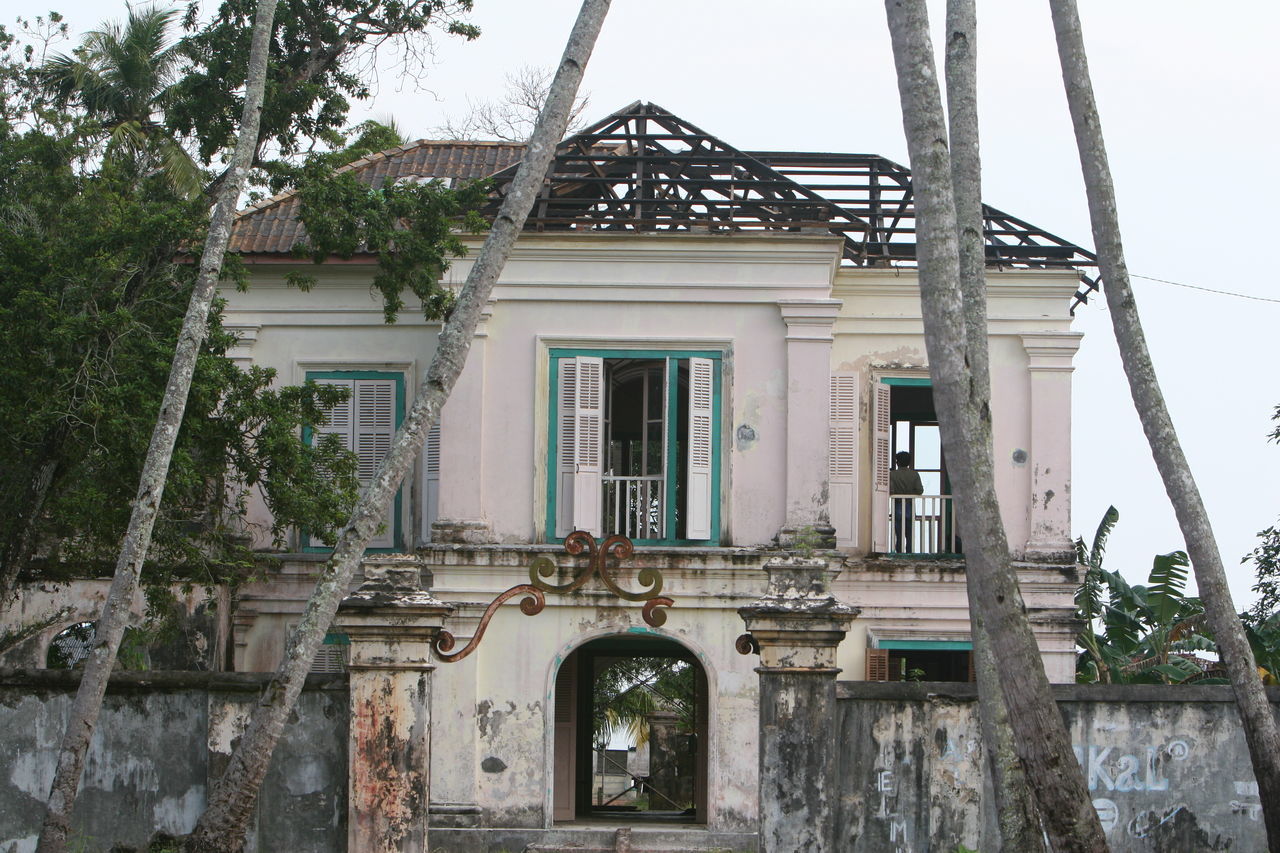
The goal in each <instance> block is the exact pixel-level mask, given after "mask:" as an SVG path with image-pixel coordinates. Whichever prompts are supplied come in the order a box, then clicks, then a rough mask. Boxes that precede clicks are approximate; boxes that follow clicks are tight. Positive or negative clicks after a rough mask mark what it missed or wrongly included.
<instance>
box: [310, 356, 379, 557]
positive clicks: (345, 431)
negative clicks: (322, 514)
mask: <svg viewBox="0 0 1280 853" xmlns="http://www.w3.org/2000/svg"><path fill="white" fill-rule="evenodd" d="M307 379H309V380H314V381H315V382H316V383H317V384H322V385H338V386H341V387H343V388H347V389H349V390H350V392H351V396H350V397H348V398H347V400H345V401H344V402H342V403H339V404H338V405H336V406H334V407H332V408H331V409H329V410H328V411H327V412H326V413H325V414H326V417H325V421H324V423H323V424H321V425H320V426H318V427H317V428H316V429H315V433H316V434H319V435H336V436H338V438H339V440H340V441H341V442H342V446H343V447H344V448H346V449H347V450H350V451H352V452H353V453H355V455H356V460H357V469H356V473H357V476H358V477H359V478H360V485H361V486H362V487H364V486H367V485H368V484H369V482H370V481H371V480H372V479H373V475H374V472H376V471H377V470H378V465H380V464H381V463H382V460H383V458H385V457H386V455H387V453H388V452H390V450H391V442H392V440H393V439H394V437H395V433H396V430H397V429H398V428H399V427H400V422H401V421H402V420H403V419H404V376H403V374H400V373H388V372H382V371H358V370H329V371H309V372H308V373H307ZM403 495H404V489H403V487H402V488H401V489H400V491H398V492H396V498H395V500H394V501H393V502H392V506H391V508H390V509H389V510H388V512H387V518H386V522H385V524H383V526H382V528H381V529H380V530H379V531H378V532H377V533H376V534H375V535H374V537H373V539H371V540H370V541H369V550H382V551H393V550H402V549H403V548H404V535H403V531H402V530H401V523H400V518H401V510H402V501H403ZM302 547H303V550H305V551H319V550H326V549H324V548H322V547H320V543H318V542H315V541H312V540H311V539H310V538H309V537H307V536H306V535H305V534H304V535H303V537H302Z"/></svg>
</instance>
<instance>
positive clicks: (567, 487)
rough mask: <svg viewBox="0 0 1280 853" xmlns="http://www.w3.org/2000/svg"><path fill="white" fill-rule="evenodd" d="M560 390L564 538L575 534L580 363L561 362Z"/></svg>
mask: <svg viewBox="0 0 1280 853" xmlns="http://www.w3.org/2000/svg"><path fill="white" fill-rule="evenodd" d="M559 365H560V378H559V383H560V387H559V388H558V389H556V391H557V394H556V397H557V400H558V403H557V408H558V409H559V411H557V412H556V437H557V443H556V458H555V460H554V464H555V469H556V536H557V537H559V538H562V539H563V538H564V537H565V536H568V535H569V534H570V533H572V532H573V472H574V468H575V462H576V460H575V456H576V454H577V451H576V449H575V448H576V447H577V444H576V441H575V439H576V438H577V425H576V423H575V420H574V412H576V411H577V408H578V360H577V359H576V358H562V359H560V362H559Z"/></svg>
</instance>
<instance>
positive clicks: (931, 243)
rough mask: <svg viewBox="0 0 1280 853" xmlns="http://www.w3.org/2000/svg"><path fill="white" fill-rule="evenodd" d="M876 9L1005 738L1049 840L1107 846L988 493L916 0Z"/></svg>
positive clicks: (941, 401) (1072, 846) (936, 105)
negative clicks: (890, 60) (897, 103)
mask: <svg viewBox="0 0 1280 853" xmlns="http://www.w3.org/2000/svg"><path fill="white" fill-rule="evenodd" d="M885 8H886V11H887V12H888V17H889V32H890V36H891V38H892V42H893V53H894V63H895V65H896V67H897V72H898V90H899V94H900V96H901V100H902V114H903V126H904V129H905V131H906V137H907V149H908V151H909V153H910V158H911V172H912V187H913V191H914V196H915V205H916V222H917V234H918V236H917V260H918V265H919V270H920V272H919V275H920V300H921V309H922V314H923V318H924V332H925V345H926V348H927V351H928V354H929V370H930V375H931V377H932V380H933V391H934V401H935V404H936V406H937V411H938V421H939V427H940V430H941V433H942V445H943V451H944V453H945V454H946V457H947V463H948V468H949V471H950V473H951V476H952V482H953V484H954V486H955V489H954V491H955V495H956V504H957V507H956V515H957V519H958V521H959V524H960V532H961V534H962V535H963V537H964V542H965V561H966V567H967V571H968V579H969V583H970V584H974V585H975V586H976V592H977V595H976V596H975V600H976V603H977V604H978V616H979V617H980V619H981V620H982V625H983V627H985V629H986V631H987V635H988V636H989V638H990V640H991V650H992V653H993V654H994V656H995V657H996V658H997V659H998V660H999V661H1000V664H1001V666H1002V667H1003V668H1004V671H1003V675H1004V676H1005V677H1004V678H1003V679H1002V685H1001V686H1002V692H1003V695H1004V701H1005V706H1006V708H1007V709H1008V715H1009V719H1010V722H1011V724H1012V726H1013V733H1014V743H1015V746H1016V749H1017V751H1018V755H1019V756H1020V758H1021V759H1022V762H1023V765H1024V767H1025V770H1026V774H1027V776H1028V778H1030V779H1032V780H1034V781H1033V784H1034V786H1035V789H1034V790H1035V797H1036V802H1037V803H1038V805H1039V807H1040V815H1041V817H1042V818H1043V820H1044V828H1045V831H1046V832H1047V833H1048V836H1049V840H1050V842H1051V843H1052V844H1053V847H1054V849H1055V850H1058V851H1098V850H1105V849H1107V845H1106V839H1105V837H1104V836H1103V833H1102V826H1101V824H1100V823H1099V822H1098V816H1097V814H1096V812H1094V810H1093V804H1092V803H1091V802H1090V799H1089V794H1088V791H1087V790H1086V788H1085V784H1084V775H1083V774H1082V773H1081V771H1080V767H1079V765H1078V764H1077V763H1076V760H1075V755H1074V754H1073V752H1072V750H1071V741H1070V739H1069V738H1068V736H1067V731H1066V727H1065V725H1064V724H1063V721H1062V717H1061V715H1060V714H1059V713H1058V708H1057V705H1056V703H1055V702H1054V699H1053V694H1052V693H1051V692H1050V689H1049V681H1048V679H1047V678H1046V677H1045V673H1044V666H1043V664H1042V662H1041V660H1040V652H1039V649H1038V648H1037V647H1036V642H1035V637H1034V636H1033V635H1032V633H1031V629H1030V626H1029V625H1028V624H1027V619H1026V609H1025V606H1024V605H1023V602H1022V594H1021V592H1020V591H1019V589H1018V582H1017V576H1016V575H1015V573H1014V571H1013V567H1012V565H1011V563H1010V560H1009V548H1008V543H1007V541H1006V538H1005V532H1004V526H1003V524H1002V522H1001V520H1000V508H999V505H998V503H997V500H996V494H995V480H994V474H993V469H994V462H993V451H992V445H991V439H990V435H991V432H990V430H991V424H990V418H991V411H990V407H989V406H985V405H983V402H984V401H983V399H982V398H980V397H979V396H978V395H976V394H975V392H974V388H973V386H972V384H971V381H970V377H969V374H968V366H967V365H966V363H965V354H966V349H967V346H966V328H965V320H964V304H963V295H962V293H961V290H960V282H959V246H958V241H957V237H956V233H957V223H956V206H955V199H954V196H953V191H952V174H951V158H950V155H949V152H948V150H947V142H946V140H947V130H946V122H945V120H944V118H943V113H942V98H941V94H940V92H939V90H938V81H937V77H936V73H935V71H934V64H933V46H932V44H931V41H930V39H929V30H928V16H927V11H926V8H925V0H885ZM982 340H983V341H985V337H983V338H982Z"/></svg>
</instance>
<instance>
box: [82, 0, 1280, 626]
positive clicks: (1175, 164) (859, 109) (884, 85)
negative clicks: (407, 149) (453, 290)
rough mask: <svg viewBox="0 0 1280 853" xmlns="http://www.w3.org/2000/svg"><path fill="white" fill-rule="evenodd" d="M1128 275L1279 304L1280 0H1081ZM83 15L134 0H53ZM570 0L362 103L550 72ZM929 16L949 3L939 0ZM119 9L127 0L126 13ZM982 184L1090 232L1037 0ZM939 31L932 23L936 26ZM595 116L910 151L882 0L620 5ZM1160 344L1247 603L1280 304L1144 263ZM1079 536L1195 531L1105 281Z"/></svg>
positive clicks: (1160, 274) (514, 5) (995, 26)
mask: <svg viewBox="0 0 1280 853" xmlns="http://www.w3.org/2000/svg"><path fill="white" fill-rule="evenodd" d="M1080 6H1081V16H1082V19H1083V24H1084V30H1085V38H1086V42H1087V44H1088V47H1089V50H1090V63H1091V70H1092V73H1093V81H1094V88H1095V91H1096V93H1097V97H1098V101H1099V105H1100V109H1101V111H1102V120H1103V129H1104V132H1105V133H1106V136H1107V142H1108V150H1109V154H1110V159H1111V168H1112V172H1113V174H1114V177H1115V183H1116V188H1117V192H1118V195H1119V205H1120V216H1121V223H1122V226H1123V228H1124V236H1125V248H1126V253H1127V258H1128V262H1129V268H1130V270H1131V271H1132V272H1133V273H1135V274H1138V275H1145V276H1151V277H1155V278H1162V279H1168V280H1172V281H1176V282H1182V283H1186V284H1191V285H1196V286H1199V287H1207V288H1214V289H1218V290H1227V291H1234V292H1239V293H1245V294H1251V295H1254V296H1257V297H1262V298H1265V299H1271V300H1275V299H1277V298H1280V289H1277V288H1275V287H1274V281H1275V273H1274V272H1268V268H1267V267H1266V266H1265V263H1264V262H1265V253H1266V251H1267V250H1268V249H1269V248H1270V247H1272V246H1273V245H1275V244H1276V243H1277V242H1278V241H1277V235H1275V234H1274V232H1273V229H1274V228H1275V227H1276V225H1277V215H1276V214H1275V212H1274V208H1273V205H1272V199H1274V198H1276V197H1280V158H1277V157H1276V156H1275V152H1276V143H1275V139H1276V137H1277V131H1280V94H1278V93H1277V92H1278V90H1277V81H1280V53H1277V51H1276V50H1275V44H1274V39H1275V33H1276V32H1278V31H1280V4H1276V3H1274V2H1264V1H1263V0H1236V2H1233V3H1232V4H1230V9H1229V11H1225V7H1223V6H1221V5H1220V4H1214V3H1207V2H1203V0H1201V2H1193V0H1125V2H1116V0H1080ZM59 8H60V9H62V10H63V11H65V12H66V13H67V14H68V15H69V17H70V19H71V20H72V22H73V24H75V25H76V26H77V27H78V28H84V27H88V26H92V25H96V24H97V23H99V22H100V21H101V20H103V19H104V18H109V17H120V16H122V15H123V3H119V4H117V2H115V0H111V2H101V0H98V2H91V0H74V2H67V3H63V4H60V6H59ZM577 8H578V2H577V0H537V2H529V0H518V2H517V0H476V7H475V15H474V18H473V20H474V21H475V22H476V23H477V24H478V25H479V26H480V27H481V28H482V29H483V31H484V34H483V35H482V36H481V38H480V39H478V40H477V41H475V42H472V43H463V42H460V41H456V40H454V41H443V40H442V41H441V42H440V44H439V45H438V50H437V59H438V64H437V65H436V66H435V67H434V68H432V69H431V71H430V74H429V76H428V78H427V79H425V80H423V81H422V85H423V86H425V87H426V88H427V90H429V91H423V90H422V89H417V88H416V87H415V86H414V85H413V84H412V83H407V82H405V81H400V80H397V79H395V78H394V76H392V75H390V74H385V73H384V74H383V76H382V79H381V81H380V85H379V87H378V92H377V96H376V98H375V100H374V101H373V102H372V104H370V105H369V106H368V107H367V108H361V109H360V111H359V112H358V117H360V118H363V117H365V115H366V114H368V115H373V116H378V117H382V116H385V115H388V114H390V115H393V116H394V117H395V118H396V120H397V122H398V123H399V124H400V126H401V127H402V128H403V130H404V131H405V132H406V133H408V134H410V135H411V136H413V137H415V138H416V137H419V136H427V135H429V134H430V131H431V128H433V127H435V126H437V125H438V124H440V123H441V122H442V118H443V116H444V115H445V114H446V113H449V114H454V115H459V114H461V113H464V112H465V111H466V108H467V96H468V95H469V96H471V97H472V98H473V99H485V98H491V97H495V96H497V95H498V94H499V93H500V92H501V90H502V87H503V76H504V74H505V73H506V72H507V71H510V70H512V69H514V68H517V67H519V66H521V65H540V66H553V65H554V64H555V63H556V62H557V61H558V59H559V57H560V54H561V52H562V50H563V46H564V41H565V38H566V36H567V35H568V31H569V28H570V26H571V24H572V21H573V18H574V16H575V14H576V12H577ZM930 8H931V11H932V14H933V16H934V22H935V33H936V32H937V28H936V25H937V24H938V23H940V22H941V20H942V14H943V8H944V7H943V3H942V2H941V0H930ZM117 9H118V10H119V11H116V10H117ZM978 14H979V35H978V52H979V57H980V60H979V61H980V68H979V73H980V79H979V110H980V112H981V114H982V154H983V181H984V191H983V197H984V199H985V200H986V201H987V202H988V203H990V204H992V205H994V206H996V207H998V208H1000V209H1002V210H1004V211H1006V212H1008V213H1011V214H1013V215H1015V216H1018V217H1020V218H1022V219H1025V220H1027V221H1029V222H1031V223H1034V224H1035V225H1037V226H1039V227H1041V228H1044V229H1045V230H1047V231H1050V232H1052V233H1055V234H1057V235H1059V236H1061V237H1064V238H1067V239H1069V240H1073V241H1075V242H1078V243H1081V244H1082V245H1085V246H1092V239H1091V236H1090V228H1089V220H1088V214H1087V211H1086V208H1085V197H1084V190H1083V185H1082V183H1081V179H1080V170H1079V162H1078V160H1077V157H1076V150H1075V141H1074V137H1073V135H1072V132H1071V125H1070V120H1069V117H1068V114H1067V108H1066V103H1065V100H1064V97H1063V94H1062V82H1061V77H1060V76H1059V71H1058V66H1057V54H1056V51H1055V47H1054V42H1053V31H1052V26H1051V24H1050V19H1049V12H1048V5H1047V3H1046V2H1044V0H1038V2H1037V0H978ZM935 43H937V35H936V34H935ZM583 88H584V91H586V92H588V93H589V94H590V96H591V104H590V107H589V108H588V110H587V114H586V117H587V118H588V119H589V120H595V119H597V118H601V117H603V116H604V115H607V114H608V113H610V112H613V111H614V110H616V109H619V108H621V107H623V106H625V105H626V104H628V103H630V102H632V101H635V100H645V101H652V102H654V103H657V104H659V105H661V106H663V107H665V108H667V109H668V110H671V111H672V112H674V113H675V114H677V115H679V116H681V117H682V118H684V119H685V120H687V121H689V122H691V123H692V124H694V125H696V126H698V127H700V128H702V129H703V130H705V131H707V132H709V133H711V134H713V135H715V136H718V137H720V138H721V139H723V140H724V141H725V142H727V143H728V144H730V145H733V146H736V147H738V148H740V149H773V150H809V151H842V152H862V153H875V154H881V155H884V156H886V157H888V158H890V159H892V160H895V161H897V162H900V163H902V164H904V165H906V164H907V155H906V145H905V141H904V139H903V134H902V120H901V115H900V112H899V105H898V97H897V89H896V83H895V79H894V74H893V62H892V58H891V55H890V50H889V38H888V32H887V29H886V26H885V18H884V7H883V3H882V2H879V0H790V1H789V2H787V3H783V4H780V3H777V2H767V3H766V2H760V0H644V2H636V0H615V2H614V3H613V8H612V10H611V11H610V14H609V18H608V20H607V21H606V22H605V26H604V31H603V33H602V34H601V37H600V41H599V43H598V44H597V47H596V50H595V54H594V56H593V58H592V61H591V64H590V66H589V67H588V70H587V76H586V80H585V82H584V86H583ZM1134 288H1135V291H1136V293H1137V297H1138V300H1139V306H1140V308H1141V310H1142V314H1143V320H1144V323H1145V326H1146V332H1147V337H1148V342H1149V344H1150V347H1151V350H1152V353H1153V356H1154V358H1155V361H1156V365H1157V368H1158V370H1159V374H1160V378H1161V381H1162V384H1163V388H1164V392H1165V396H1166V397H1167V399H1168V401H1169V406H1170V408H1171V410H1172V413H1173V417H1174V422H1175V424H1176V425H1177V427H1178V429H1179V432H1180V435H1181V438H1182V442H1183V446H1184V449H1185V450H1186V452H1187V455H1188V456H1189V458H1190V460H1191V464H1192V467H1193V470H1194V472H1195V474H1196V477H1197V478H1198V481H1199V484H1200V488H1201V490H1202V492H1203V494H1204V498H1205V502H1206V504H1207V506H1208V508H1209V513H1210V516H1211V518H1212V520H1213V524H1214V529H1215V531H1216V533H1217V536H1218V543H1219V546H1220V548H1221V551H1222V555H1223V561H1224V563H1225V564H1226V566H1227V569H1228V573H1229V574H1230V576H1231V578H1232V591H1233V594H1234V596H1235V600H1236V606H1237V609H1243V607H1244V606H1246V605H1247V604H1248V602H1249V601H1250V600H1251V599H1252V595H1251V594H1250V593H1249V587H1250V586H1251V585H1252V583H1253V570H1252V567H1246V566H1241V565H1240V559H1241V557H1242V556H1243V555H1244V554H1246V553H1247V552H1249V551H1250V550H1251V549H1252V548H1253V547H1254V545H1255V543H1256V534H1257V532H1258V531H1259V530H1261V529H1263V528H1264V527H1266V526H1268V525H1270V524H1273V523H1275V522H1276V519H1277V515H1278V514H1280V490H1278V489H1277V487H1276V484H1277V483H1278V482H1280V447H1278V446H1276V445H1272V444H1269V443H1267V441H1266V439H1265V436H1266V434H1267V433H1268V432H1269V431H1270V429H1271V428H1272V426H1273V424H1272V422H1271V420H1270V416H1271V413H1272V412H1273V411H1274V410H1275V407H1276V405H1277V404H1280V380H1278V379H1277V377H1276V372H1275V371H1276V366H1277V361H1278V359H1277V357H1276V356H1277V352H1278V351H1280V350H1278V348H1277V345H1276V338H1277V337H1280V302H1274V301H1272V302H1264V301H1254V300H1246V299H1240V298H1233V297H1229V296H1222V295H1215V294H1210V293H1203V292H1199V291H1193V290H1187V289H1183V288H1180V287H1173V286H1170V285H1166V284H1158V283H1154V282H1150V281H1146V280H1143V279H1136V280H1135V281H1134ZM1075 328H1077V329H1078V330H1080V331H1082V332H1084V333H1085V340H1084V344H1083V346H1082V348H1081V351H1080V354H1079V356H1078V357H1077V359H1076V373H1075V405H1074V435H1075V440H1074V448H1073V453H1074V489H1073V491H1074V500H1073V530H1074V531H1075V533H1076V534H1080V535H1084V536H1085V537H1086V538H1087V539H1091V538H1092V534H1093V531H1094V529H1095V528H1096V526H1097V523H1098V520H1099V519H1100V518H1101V516H1102V513H1103V512H1104V511H1105V509H1106V507H1107V506H1108V504H1112V503H1114V504H1115V505H1116V507H1117V508H1118V509H1119V510H1120V523H1119V525H1118V527H1117V528H1116V531H1115V533H1114V534H1113V536H1112V539H1111V547H1110V548H1109V551H1108V554H1109V556H1108V559H1107V565H1108V567H1109V568H1111V569H1121V570H1123V571H1124V573H1125V575H1126V576H1127V577H1128V578H1129V579H1130V580H1133V581H1143V580H1145V577H1146V573H1147V572H1148V571H1149V569H1150V567H1151V558H1152V556H1153V555H1154V554H1156V553H1164V552H1167V551H1171V550H1174V549H1177V548H1181V547H1183V544H1182V539H1181V535H1180V533H1179V531H1178V527H1177V524H1176V522H1175V520H1174V518H1173V513H1172V511H1171V509H1170V508H1169V504H1168V500H1167V498H1166V497H1165V495H1164V490H1163V487H1162V485H1161V482H1160V479H1159V476H1158V474H1157V473H1156V470H1155V466H1154V464H1153V463H1152V461H1151V456H1150V452H1149V450H1148V448H1147V445H1146V441H1145V439H1144V437H1143V435H1142V431H1141V428H1140V427H1139V424H1138V420H1137V415H1136V414H1135V413H1134V411H1133V405H1132V402H1131V400H1130V399H1129V396H1128V387H1127V384H1126V383H1125V381H1124V378H1123V375H1122V373H1121V371H1120V365H1119V358H1118V356H1117V354H1116V350H1115V345H1114V343H1113V340H1112V334H1111V328H1110V320H1109V317H1108V314H1107V311H1106V308H1105V305H1104V304H1103V302H1102V300H1101V298H1099V299H1098V300H1097V301H1096V302H1091V304H1090V305H1088V306H1086V307H1084V308H1081V309H1080V310H1079V311H1078V312H1077V320H1076V324H1075Z"/></svg>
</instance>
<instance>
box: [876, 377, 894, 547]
mask: <svg viewBox="0 0 1280 853" xmlns="http://www.w3.org/2000/svg"><path fill="white" fill-rule="evenodd" d="M871 388H872V393H873V394H874V396H873V398H872V407H871V421H872V424H871V428H872V442H871V463H872V466H873V469H874V470H873V471H872V478H871V490H872V491H871V549H872V550H873V551H878V552H880V553H882V554H884V553H888V551H889V544H890V536H889V469H890V468H891V467H892V465H893V460H892V456H893V453H892V451H893V447H892V444H891V441H892V439H891V427H892V423H891V422H890V420H889V418H890V415H889V400H890V394H891V393H892V389H891V388H890V387H889V386H888V385H885V384H884V383H883V382H873V383H872V385H871Z"/></svg>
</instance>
